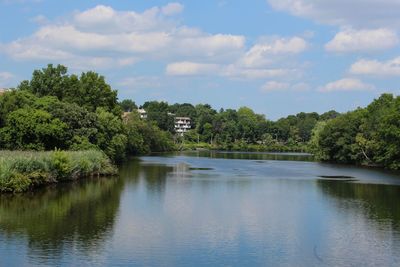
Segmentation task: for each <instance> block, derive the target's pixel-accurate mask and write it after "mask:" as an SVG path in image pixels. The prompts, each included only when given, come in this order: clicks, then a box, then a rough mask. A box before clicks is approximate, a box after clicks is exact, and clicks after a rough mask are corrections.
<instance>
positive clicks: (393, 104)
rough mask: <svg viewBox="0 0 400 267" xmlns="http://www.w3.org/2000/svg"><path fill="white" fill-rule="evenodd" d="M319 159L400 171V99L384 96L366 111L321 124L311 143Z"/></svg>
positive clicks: (312, 149) (365, 109)
mask: <svg viewBox="0 0 400 267" xmlns="http://www.w3.org/2000/svg"><path fill="white" fill-rule="evenodd" d="M309 147H310V151H312V152H313V153H314V154H315V156H316V157H317V159H319V160H323V161H330V162H338V163H350V164H361V165H367V166H378V167H384V168H388V169H393V170H399V169H400V97H399V96H397V97H394V96H393V95H391V94H383V95H381V96H380V97H379V98H378V99H375V100H374V101H373V102H372V103H371V104H370V105H368V106H367V107H366V108H358V109H356V110H354V111H350V112H347V113H345V114H342V115H340V116H338V117H337V118H335V119H332V120H328V121H326V122H320V123H318V124H317V125H316V127H315V128H314V129H313V134H312V138H311V141H310V144H309Z"/></svg>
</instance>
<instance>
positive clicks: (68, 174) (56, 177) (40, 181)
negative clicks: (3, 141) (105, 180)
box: [0, 150, 116, 192]
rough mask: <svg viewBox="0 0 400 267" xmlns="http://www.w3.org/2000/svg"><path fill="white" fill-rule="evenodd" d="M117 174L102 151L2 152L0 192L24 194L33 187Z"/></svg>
mask: <svg viewBox="0 0 400 267" xmlns="http://www.w3.org/2000/svg"><path fill="white" fill-rule="evenodd" d="M115 173H116V168H115V167H114V166H113V164H112V163H111V161H110V160H109V158H108V157H107V156H106V155H105V154H104V153H103V152H101V151H98V150H88V151H60V150H56V151H47V152H36V151H0V192H24V191H28V190H30V189H32V188H34V187H37V186H41V185H45V184H50V183H57V182H60V181H67V180H76V179H79V178H82V177H89V176H104V175H112V174H115Z"/></svg>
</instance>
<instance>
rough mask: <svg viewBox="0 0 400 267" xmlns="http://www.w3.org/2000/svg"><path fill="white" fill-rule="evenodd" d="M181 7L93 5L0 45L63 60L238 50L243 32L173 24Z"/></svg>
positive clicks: (13, 53)
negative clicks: (123, 8)
mask: <svg viewBox="0 0 400 267" xmlns="http://www.w3.org/2000/svg"><path fill="white" fill-rule="evenodd" d="M182 10H183V6H182V5H180V4H178V3H172V4H168V5H166V6H164V7H153V8H150V9H148V10H145V11H144V12H142V13H137V12H134V11H117V10H114V9H113V8H111V7H109V6H103V5H99V6H96V7H94V8H91V9H88V10H85V11H83V12H76V13H75V14H74V15H73V16H72V18H71V19H68V20H67V21H63V22H62V23H59V22H58V23H53V24H50V23H48V24H46V25H42V26H41V27H40V28H39V29H38V30H37V31H36V32H34V33H33V34H32V35H31V36H28V37H25V38H20V39H17V40H15V41H13V42H10V43H7V44H2V50H3V51H4V52H5V53H7V54H8V55H9V56H10V57H12V58H14V59H18V60H46V61H47V60H57V61H59V62H60V61H61V62H63V63H64V62H70V61H72V60H75V59H76V58H88V57H93V59H96V58H97V61H98V59H107V60H108V59H110V58H113V59H115V61H116V62H119V61H123V60H124V59H125V58H126V57H129V58H135V59H136V61H139V60H148V59H151V60H153V59H162V60H166V59H172V58H182V59H195V58H201V59H202V60H207V59H209V60H211V59H212V60H227V59H231V58H232V57H233V56H235V57H237V55H239V54H241V53H242V52H243V50H244V48H245V38H244V37H243V36H239V35H231V34H209V33H206V32H202V31H200V30H198V29H195V28H190V27H187V26H182V25H179V23H177V22H176V21H174V20H173V19H172V18H171V16H173V15H176V14H178V13H179V12H181V11H182ZM90 55H93V56H90ZM87 62H90V60H88V61H87ZM104 65H107V64H104ZM115 65H116V64H111V65H110V67H114V66H115ZM96 67H97V66H96Z"/></svg>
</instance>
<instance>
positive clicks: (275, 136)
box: [142, 101, 338, 151]
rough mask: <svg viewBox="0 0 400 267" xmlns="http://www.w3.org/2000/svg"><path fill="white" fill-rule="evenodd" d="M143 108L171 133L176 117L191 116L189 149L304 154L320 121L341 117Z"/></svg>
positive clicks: (207, 108) (207, 107)
mask: <svg viewBox="0 0 400 267" xmlns="http://www.w3.org/2000/svg"><path fill="white" fill-rule="evenodd" d="M142 108H144V109H145V110H146V111H147V114H148V120H152V121H154V122H155V123H156V124H157V125H158V126H159V127H160V128H161V129H163V130H166V131H170V132H171V133H173V131H174V120H173V118H174V116H178V117H182V116H186V117H190V118H191V120H192V130H191V131H189V132H187V133H186V134H185V136H184V138H183V140H181V141H182V142H183V146H184V147H186V148H189V149H191V148H196V147H197V148H198V147H203V148H208V149H210V148H211V149H212V148H214V149H224V150H251V151H260V150H273V151H304V150H306V144H307V143H308V141H309V140H310V138H311V132H312V130H313V128H314V126H315V125H316V124H317V122H319V121H325V120H328V119H331V118H334V117H336V116H338V113H337V112H335V111H329V112H327V113H324V114H322V115H319V114H318V113H315V112H313V113H304V112H302V113H299V114H297V115H291V116H288V117H287V118H282V119H280V120H278V121H276V122H274V121H270V120H267V119H266V118H265V116H264V115H261V114H256V113H255V112H254V111H253V110H252V109H250V108H248V107H241V108H239V109H238V110H234V109H227V110H224V109H221V110H219V111H216V110H214V109H213V108H212V107H211V106H210V105H208V104H199V105H196V106H193V105H191V104H188V103H184V104H173V105H168V103H166V102H157V101H151V102H146V103H144V105H143V106H142ZM178 141H179V140H178Z"/></svg>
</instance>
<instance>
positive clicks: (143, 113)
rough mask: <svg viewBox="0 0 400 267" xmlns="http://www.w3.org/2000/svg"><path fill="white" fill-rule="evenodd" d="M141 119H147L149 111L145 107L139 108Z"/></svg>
mask: <svg viewBox="0 0 400 267" xmlns="http://www.w3.org/2000/svg"><path fill="white" fill-rule="evenodd" d="M137 112H138V113H139V116H140V118H141V119H147V112H146V110H144V109H143V108H139V109H138V110H137Z"/></svg>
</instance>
